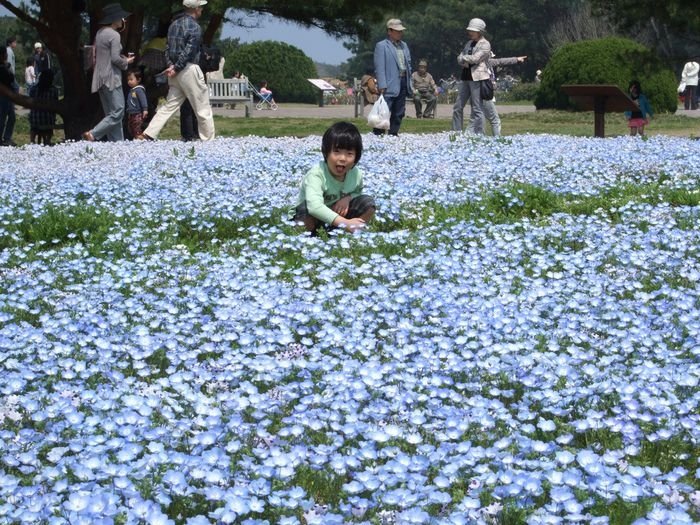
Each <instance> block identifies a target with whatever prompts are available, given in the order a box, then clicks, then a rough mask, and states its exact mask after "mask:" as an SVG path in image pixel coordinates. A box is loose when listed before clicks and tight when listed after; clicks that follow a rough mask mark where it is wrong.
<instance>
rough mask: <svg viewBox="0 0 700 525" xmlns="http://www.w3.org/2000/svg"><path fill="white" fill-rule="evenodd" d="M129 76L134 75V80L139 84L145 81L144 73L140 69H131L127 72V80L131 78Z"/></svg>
mask: <svg viewBox="0 0 700 525" xmlns="http://www.w3.org/2000/svg"><path fill="white" fill-rule="evenodd" d="M129 75H134V78H135V79H136V80H137V82H138V83H139V84H140V83H141V81H142V80H143V73H142V72H141V70H140V69H130V70H129V71H127V72H126V76H127V78H128V77H129Z"/></svg>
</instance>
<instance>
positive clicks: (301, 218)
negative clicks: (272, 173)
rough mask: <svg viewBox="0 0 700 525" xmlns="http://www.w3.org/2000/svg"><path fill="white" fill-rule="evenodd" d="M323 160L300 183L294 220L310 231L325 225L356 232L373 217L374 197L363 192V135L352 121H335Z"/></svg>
mask: <svg viewBox="0 0 700 525" xmlns="http://www.w3.org/2000/svg"><path fill="white" fill-rule="evenodd" d="M321 152H322V153H323V162H319V163H318V164H317V165H316V166H314V167H313V168H311V169H310V170H309V171H308V172H307V173H306V175H305V176H304V180H303V181H302V183H301V188H300V190H299V198H298V201H297V206H296V213H295V215H294V220H295V221H297V222H301V223H303V224H304V228H306V230H307V231H310V232H314V233H315V232H316V230H317V229H318V228H319V227H320V226H321V225H323V224H326V225H328V227H331V228H332V227H337V228H346V229H348V230H349V231H351V232H355V231H357V230H359V229H362V228H364V227H365V225H366V224H367V223H368V222H369V221H371V220H372V218H373V217H374V212H375V210H376V206H375V204H374V199H373V198H372V197H370V196H368V195H363V194H362V172H361V171H360V170H359V169H358V168H357V163H358V162H359V161H360V157H362V136H361V135H360V132H359V131H358V129H357V127H355V125H354V124H351V123H350V122H336V123H335V124H333V125H332V126H331V127H330V128H328V129H327V130H326V132H325V133H324V134H323V138H322V139H321Z"/></svg>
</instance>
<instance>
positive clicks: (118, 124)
mask: <svg viewBox="0 0 700 525" xmlns="http://www.w3.org/2000/svg"><path fill="white" fill-rule="evenodd" d="M130 14H131V13H129V12H128V11H125V10H124V9H122V6H120V5H119V4H108V5H106V6H104V8H103V9H102V18H101V19H100V21H99V24H100V25H101V26H102V27H101V28H100V29H98V30H97V35H95V69H94V71H93V72H92V92H93V93H97V94H99V96H100V103H101V104H102V110H103V111H104V114H105V116H104V118H103V119H102V120H101V121H100V122H98V123H97V125H96V126H95V127H94V128H92V129H91V130H89V131H86V132H85V133H83V138H84V139H85V140H90V141H92V140H99V139H101V138H102V137H105V136H106V137H107V140H109V141H118V140H124V128H123V126H122V119H123V118H124V91H123V90H122V71H126V69H127V68H128V67H129V64H131V63H132V62H133V61H134V57H133V55H132V56H129V57H126V56H124V55H123V54H122V44H121V37H120V36H119V33H118V31H123V30H124V26H125V25H126V17H127V16H129V15H130Z"/></svg>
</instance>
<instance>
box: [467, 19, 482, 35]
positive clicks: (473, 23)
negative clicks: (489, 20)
mask: <svg viewBox="0 0 700 525" xmlns="http://www.w3.org/2000/svg"><path fill="white" fill-rule="evenodd" d="M485 30H486V22H484V21H483V20H482V19H481V18H472V19H471V20H470V21H469V25H468V26H467V31H476V32H477V33H483V32H484V31H485Z"/></svg>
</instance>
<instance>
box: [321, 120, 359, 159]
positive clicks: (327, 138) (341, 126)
mask: <svg viewBox="0 0 700 525" xmlns="http://www.w3.org/2000/svg"><path fill="white" fill-rule="evenodd" d="M334 148H341V149H351V150H355V164H357V163H358V162H360V157H362V135H360V132H359V130H358V129H357V127H356V126H355V124H352V123H350V122H336V123H335V124H333V125H332V126H331V127H330V128H328V129H327V130H326V132H325V133H324V134H323V139H322V140H321V153H323V159H324V160H328V154H329V153H330V152H331V151H332V150H333V149H334Z"/></svg>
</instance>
